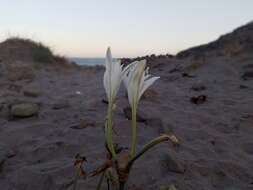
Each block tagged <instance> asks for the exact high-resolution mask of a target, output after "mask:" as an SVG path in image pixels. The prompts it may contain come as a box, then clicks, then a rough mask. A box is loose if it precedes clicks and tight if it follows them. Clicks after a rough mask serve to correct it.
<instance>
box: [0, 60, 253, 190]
mask: <svg viewBox="0 0 253 190" xmlns="http://www.w3.org/2000/svg"><path fill="white" fill-rule="evenodd" d="M252 60H253V59H251V58H248V59H245V60H244V61H240V60H236V59H230V58H224V57H216V58H212V59H208V60H206V61H205V64H204V65H202V66H200V67H199V68H195V67H194V69H192V70H191V72H188V70H189V67H188V66H189V65H192V64H194V61H180V60H177V59H176V58H171V59H168V60H167V63H165V64H163V65H160V66H157V67H155V68H152V69H151V72H152V73H154V74H156V75H159V76H161V79H160V80H159V81H157V83H156V84H155V85H154V86H153V87H152V89H153V90H155V91H156V92H157V93H158V96H156V97H151V98H150V99H146V100H142V101H141V104H140V110H141V112H144V117H145V118H146V119H148V122H146V123H138V146H139V148H140V147H141V146H142V145H144V144H145V143H146V142H147V141H148V140H150V139H151V138H153V137H156V136H157V135H159V134H160V133H164V132H166V131H172V132H173V133H174V134H175V135H176V136H177V137H178V138H179V139H180V141H181V146H180V147H173V146H172V145H170V144H169V143H163V144H161V145H160V146H158V147H156V148H154V149H153V150H152V151H150V152H149V153H148V154H146V155H145V156H144V157H143V158H142V159H141V160H139V161H138V162H137V163H136V165H135V167H134V170H133V172H132V174H131V179H130V182H129V186H130V187H132V185H131V184H135V188H136V189H159V187H160V186H161V185H169V184H174V185H175V186H176V187H177V188H178V189H179V190H190V189H192V190H196V189H198V190H210V189H215V190H216V189H217V190H228V189H238V190H239V189H240V190H244V189H245V190H246V189H247V190H250V189H253V140H252V136H253V80H246V81H244V80H242V79H241V75H242V74H243V72H244V66H245V65H249V64H252ZM182 63H183V64H182ZM176 65H177V67H179V68H181V69H179V70H180V71H177V72H172V73H171V72H170V71H171V69H173V68H175V67H176ZM37 72H38V73H37V74H36V78H35V79H34V80H33V81H32V82H26V81H17V82H9V81H8V80H6V79H4V78H2V79H1V92H0V95H1V96H0V97H1V102H15V101H17V100H21V101H28V102H35V103H38V104H39V105H40V110H39V114H38V116H34V117H31V118H26V119H11V120H8V118H6V117H1V118H0V142H1V143H2V144H4V145H5V146H7V148H8V149H9V151H10V152H11V153H10V155H9V158H7V159H6V161H5V163H4V164H3V166H2V170H1V171H0V185H1V189H4V190H34V189H36V190H45V189H47V190H55V189H59V190H65V189H66V190H67V189H71V188H72V184H73V177H74V168H73V162H74V156H75V155H76V154H77V153H81V154H84V155H85V156H86V157H87V159H88V166H87V168H86V169H87V171H90V170H91V169H92V168H94V167H95V166H96V165H98V164H99V163H101V162H102V160H103V158H104V156H105V154H104V153H105V150H104V137H103V122H104V117H105V112H106V106H107V105H106V104H105V103H103V102H102V99H103V98H104V89H103V86H102V78H103V70H95V71H94V70H92V71H91V70H88V69H87V70H82V71H69V72H60V71H58V72H57V71H44V70H41V71H37ZM183 72H188V73H190V75H192V76H194V77H192V78H189V77H183V76H182V73H183ZM13 84H15V85H18V86H20V89H21V90H20V91H19V92H17V91H15V90H13V89H12V88H10V86H11V85H13ZM196 84H198V85H204V86H205V87H206V90H203V91H194V90H192V89H191V88H192V86H193V85H196ZM240 85H243V87H242V86H241V87H240ZM245 86H246V87H245ZM28 87H29V88H36V89H40V91H41V92H40V95H39V96H38V97H25V96H24V95H23V91H24V89H26V88H28ZM77 91H80V92H81V94H77V93H76V92H77ZM201 94H204V95H206V96H207V101H206V102H204V103H203V104H200V105H196V104H193V103H191V102H190V98H191V97H192V96H197V95H201ZM117 103H118V106H117V109H116V113H115V130H116V133H117V135H115V136H116V137H115V138H116V140H117V141H118V142H120V143H121V144H123V145H124V146H128V144H126V143H127V142H128V139H129V134H130V130H129V129H130V128H129V124H130V123H129V121H128V120H127V119H126V118H125V115H124V113H123V108H124V107H126V106H127V105H128V102H127V99H126V98H125V91H124V89H121V91H120V94H119V98H118V101H117ZM55 104H60V105H62V108H60V109H54V106H55ZM80 121H81V123H84V122H85V121H86V122H89V123H90V125H88V126H86V128H82V129H76V128H75V126H79V124H80ZM169 155H170V157H171V158H169ZM171 159H172V160H174V162H176V163H177V164H179V165H181V166H182V167H183V168H184V169H185V172H182V171H181V172H180V171H178V170H180V169H178V168H177V167H176V169H175V170H176V171H177V172H175V171H172V170H173V169H171V167H170V166H168V165H173V164H174V165H175V163H174V162H172V161H171ZM172 168H173V167H172ZM97 180H98V179H97V178H95V179H88V180H86V181H84V180H81V179H80V180H79V187H80V188H79V189H95V184H96V182H97ZM132 189H134V187H132Z"/></svg>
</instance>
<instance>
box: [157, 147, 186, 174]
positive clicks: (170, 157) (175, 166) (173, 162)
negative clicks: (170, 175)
mask: <svg viewBox="0 0 253 190" xmlns="http://www.w3.org/2000/svg"><path fill="white" fill-rule="evenodd" d="M161 165H162V168H163V170H164V171H165V172H168V171H170V172H175V173H181V174H183V173H184V172H185V167H184V164H183V163H182V162H181V161H180V160H179V159H178V158H177V156H176V155H175V153H174V152H172V151H169V152H168V153H165V154H163V155H162V156H161Z"/></svg>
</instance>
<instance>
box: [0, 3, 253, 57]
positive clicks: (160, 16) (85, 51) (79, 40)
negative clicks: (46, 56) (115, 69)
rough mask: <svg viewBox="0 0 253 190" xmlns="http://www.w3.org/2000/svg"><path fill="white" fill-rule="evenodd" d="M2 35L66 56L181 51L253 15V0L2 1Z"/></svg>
mask: <svg viewBox="0 0 253 190" xmlns="http://www.w3.org/2000/svg"><path fill="white" fill-rule="evenodd" d="M0 5H1V6H0V40H1V41H2V40H4V39H5V38H6V37H9V36H12V35H18V36H21V37H29V38H33V39H35V40H39V41H42V42H44V43H46V44H48V45H50V47H52V49H53V50H54V51H56V52H57V53H60V54H62V55H67V56H84V57H87V56H88V57H101V56H104V54H105V49H106V47H107V46H111V48H112V52H113V55H114V56H115V57H121V56H141V55H146V54H152V53H155V54H164V53H173V54H174V53H176V52H178V51H180V50H183V49H186V48H188V47H191V46H194V45H199V44H202V43H206V42H209V41H212V40H214V39H216V38H217V37H218V36H219V35H221V34H224V33H227V32H230V31H231V30H233V29H234V28H236V27H238V26H240V25H242V24H245V23H247V22H249V21H251V20H253V0H69V1H67V0H66V1H64V0H0Z"/></svg>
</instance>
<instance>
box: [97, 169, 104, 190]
mask: <svg viewBox="0 0 253 190" xmlns="http://www.w3.org/2000/svg"><path fill="white" fill-rule="evenodd" d="M104 177H105V172H103V173H102V175H101V177H100V179H99V182H98V186H97V188H96V190H100V188H101V186H102V183H103V180H104Z"/></svg>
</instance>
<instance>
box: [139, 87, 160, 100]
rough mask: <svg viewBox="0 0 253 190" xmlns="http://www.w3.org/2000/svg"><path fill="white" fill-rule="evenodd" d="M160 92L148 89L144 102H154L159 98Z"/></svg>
mask: <svg viewBox="0 0 253 190" xmlns="http://www.w3.org/2000/svg"><path fill="white" fill-rule="evenodd" d="M158 95H159V94H158V92H157V91H155V90H153V89H147V90H146V91H145V92H144V93H143V95H142V98H143V99H144V100H154V99H155V98H156V97H157V96H158Z"/></svg>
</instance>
